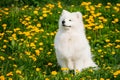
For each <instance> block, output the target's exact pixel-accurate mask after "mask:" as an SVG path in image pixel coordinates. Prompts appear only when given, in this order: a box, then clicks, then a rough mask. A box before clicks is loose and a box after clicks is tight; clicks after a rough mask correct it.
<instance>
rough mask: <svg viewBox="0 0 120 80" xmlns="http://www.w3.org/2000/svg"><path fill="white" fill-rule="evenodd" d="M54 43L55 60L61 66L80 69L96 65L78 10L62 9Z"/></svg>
mask: <svg viewBox="0 0 120 80" xmlns="http://www.w3.org/2000/svg"><path fill="white" fill-rule="evenodd" d="M54 44H55V51H56V57H57V61H58V64H59V65H60V66H61V67H62V68H68V69H70V70H75V71H76V70H78V71H82V70H83V69H85V68H89V67H97V65H96V64H95V63H94V62H93V60H92V55H91V51H90V46H89V43H88V41H87V39H86V35H85V30H84V24H83V20H82V14H81V13H80V12H73V13H70V12H68V11H66V10H63V12H62V14H61V16H60V19H59V29H58V32H57V34H56V36H55V41H54Z"/></svg>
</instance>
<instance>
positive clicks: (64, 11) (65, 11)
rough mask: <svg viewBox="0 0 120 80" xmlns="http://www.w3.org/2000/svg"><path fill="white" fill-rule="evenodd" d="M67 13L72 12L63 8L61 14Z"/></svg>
mask: <svg viewBox="0 0 120 80" xmlns="http://www.w3.org/2000/svg"><path fill="white" fill-rule="evenodd" d="M66 13H70V12H69V11H67V10H63V11H62V14H61V15H63V14H66Z"/></svg>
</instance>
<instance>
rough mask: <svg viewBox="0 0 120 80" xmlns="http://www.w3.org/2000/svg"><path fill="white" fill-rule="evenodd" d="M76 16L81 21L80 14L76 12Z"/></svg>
mask: <svg viewBox="0 0 120 80" xmlns="http://www.w3.org/2000/svg"><path fill="white" fill-rule="evenodd" d="M76 16H77V18H78V19H81V20H82V13H80V12H76Z"/></svg>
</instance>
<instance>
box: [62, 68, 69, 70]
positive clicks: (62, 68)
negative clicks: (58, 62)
mask: <svg viewBox="0 0 120 80" xmlns="http://www.w3.org/2000/svg"><path fill="white" fill-rule="evenodd" d="M61 70H62V71H67V70H69V69H68V68H61Z"/></svg>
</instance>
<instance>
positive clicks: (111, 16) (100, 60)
mask: <svg viewBox="0 0 120 80" xmlns="http://www.w3.org/2000/svg"><path fill="white" fill-rule="evenodd" d="M63 9H66V10H68V11H71V12H73V11H80V12H82V14H83V19H84V24H85V28H86V35H87V38H88V40H89V42H90V46H91V51H92V53H93V55H94V57H93V59H94V61H95V62H96V64H97V65H98V66H99V69H98V70H93V69H91V68H89V69H85V70H84V71H82V72H80V73H78V74H77V75H74V74H73V72H70V73H69V74H64V73H63V72H62V71H63V70H65V69H61V68H60V67H59V66H58V64H57V61H56V56H55V51H54V43H53V41H54V36H55V34H56V31H57V29H58V19H59V16H60V14H61V12H62V10H63ZM0 80H120V3H116V4H114V5H112V4H111V3H109V2H108V3H107V4H106V5H103V4H101V3H98V4H96V5H95V4H92V3H91V2H82V3H80V4H79V5H70V6H67V5H65V4H63V3H62V2H59V1H58V2H56V3H49V4H45V5H42V6H38V7H32V6H28V5H25V6H23V7H19V8H18V7H8V8H7V7H6V8H0Z"/></svg>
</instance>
